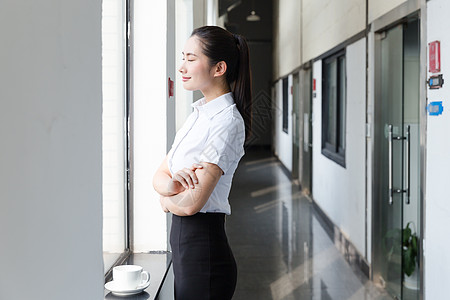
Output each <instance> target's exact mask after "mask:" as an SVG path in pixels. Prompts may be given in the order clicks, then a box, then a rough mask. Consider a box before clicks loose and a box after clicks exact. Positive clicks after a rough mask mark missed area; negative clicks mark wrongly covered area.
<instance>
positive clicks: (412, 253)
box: [402, 222, 419, 289]
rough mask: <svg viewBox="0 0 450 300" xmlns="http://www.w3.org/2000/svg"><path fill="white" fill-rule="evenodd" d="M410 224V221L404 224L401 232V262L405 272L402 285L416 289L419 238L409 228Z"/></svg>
mask: <svg viewBox="0 0 450 300" xmlns="http://www.w3.org/2000/svg"><path fill="white" fill-rule="evenodd" d="M410 224H411V222H408V224H406V227H405V228H404V229H403V234H402V263H403V272H404V274H405V278H404V285H405V287H407V288H410V289H417V288H418V286H417V270H416V266H418V263H419V260H418V258H419V238H418V237H417V234H416V233H413V232H412V231H411V228H409V225H410ZM414 271H415V272H414Z"/></svg>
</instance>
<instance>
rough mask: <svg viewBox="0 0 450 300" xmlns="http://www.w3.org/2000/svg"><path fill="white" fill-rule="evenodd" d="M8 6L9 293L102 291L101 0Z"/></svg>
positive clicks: (3, 159)
mask: <svg viewBox="0 0 450 300" xmlns="http://www.w3.org/2000/svg"><path fill="white" fill-rule="evenodd" d="M1 7H2V8H1V9H0V35H1V36H2V47H1V50H0V66H1V68H0V82H1V83H0V99H1V102H2V109H1V110H0V125H1V126H0V138H1V141H2V148H1V150H0V151H1V152H0V153H1V154H0V166H1V168H0V199H1V200H0V201H1V209H0V236H1V239H2V241H1V246H0V256H1V257H2V258H3V262H2V267H1V268H0V299H69V300H70V299H74V300H75V299H101V298H102V297H103V274H104V273H103V259H102V156H101V155H102V56H101V55H102V45H101V16H102V12H101V8H102V6H101V1H99V0H79V1H64V0H42V1H25V0H13V1H12V0H11V1H9V0H7V1H2V4H1Z"/></svg>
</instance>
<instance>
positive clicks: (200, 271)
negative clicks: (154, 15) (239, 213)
mask: <svg viewBox="0 0 450 300" xmlns="http://www.w3.org/2000/svg"><path fill="white" fill-rule="evenodd" d="M182 54H183V61H184V62H183V64H182V65H181V67H180V69H179V71H180V73H181V76H182V78H183V87H184V88H185V89H187V90H190V91H194V90H200V91H201V92H202V94H203V95H204V98H202V99H200V100H198V101H196V102H195V103H194V104H192V106H193V108H194V111H193V112H192V114H191V115H190V116H189V117H188V118H187V120H186V122H185V124H184V125H183V127H182V128H181V129H180V130H179V131H178V132H177V135H176V137H175V140H174V143H173V145H172V148H171V150H170V151H169V153H168V154H167V156H166V158H165V159H164V161H163V162H162V164H161V166H160V167H159V169H158V171H157V172H156V174H155V176H154V178H153V186H154V188H155V190H156V191H157V192H158V193H159V194H160V195H161V198H160V202H161V207H162V209H163V210H164V211H165V212H171V213H172V214H173V216H172V229H171V232H170V243H171V246H172V261H173V270H174V277H175V298H176V299H177V300H180V299H181V300H184V299H195V300H199V299H214V300H217V299H231V298H232V296H233V293H234V290H235V286H236V276H237V271H236V262H235V260H234V257H233V254H232V252H231V249H230V247H229V245H228V241H227V237H226V234H225V229H224V222H225V215H229V214H230V213H231V209H230V205H229V202H228V195H229V192H230V188H231V181H232V178H233V174H234V172H235V170H236V168H237V166H238V163H239V160H240V159H241V157H242V156H243V155H244V140H245V137H246V136H247V137H248V136H249V131H250V115H251V86H250V66H249V54H248V46H247V43H246V41H245V40H244V38H243V37H241V36H239V35H234V34H232V33H230V32H228V31H226V30H224V29H222V28H220V27H216V26H204V27H200V28H197V29H195V30H194V31H193V32H192V35H191V37H190V38H189V39H188V40H187V42H186V45H185V47H184V51H183V53H182Z"/></svg>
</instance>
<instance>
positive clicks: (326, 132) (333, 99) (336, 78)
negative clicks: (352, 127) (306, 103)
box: [322, 51, 346, 167]
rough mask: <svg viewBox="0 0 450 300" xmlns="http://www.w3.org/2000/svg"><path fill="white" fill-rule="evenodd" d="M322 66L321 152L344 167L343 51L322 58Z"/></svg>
mask: <svg viewBox="0 0 450 300" xmlns="http://www.w3.org/2000/svg"><path fill="white" fill-rule="evenodd" d="M322 68H323V69H322V74H323V75H322V76H323V77H322V78H323V85H322V94H323V98H322V154H323V155H325V156H326V157H328V158H330V159H331V160H333V161H335V162H336V163H338V164H339V165H341V166H343V167H345V130H346V128H345V126H346V125H345V124H346V69H345V52H344V51H341V52H338V53H336V54H334V55H332V56H330V57H328V58H326V59H324V61H323V66H322Z"/></svg>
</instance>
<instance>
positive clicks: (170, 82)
mask: <svg viewBox="0 0 450 300" xmlns="http://www.w3.org/2000/svg"><path fill="white" fill-rule="evenodd" d="M167 86H168V88H169V90H168V92H169V98H170V97H173V86H174V84H173V80H171V79H170V77H169V80H168V82H167Z"/></svg>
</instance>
